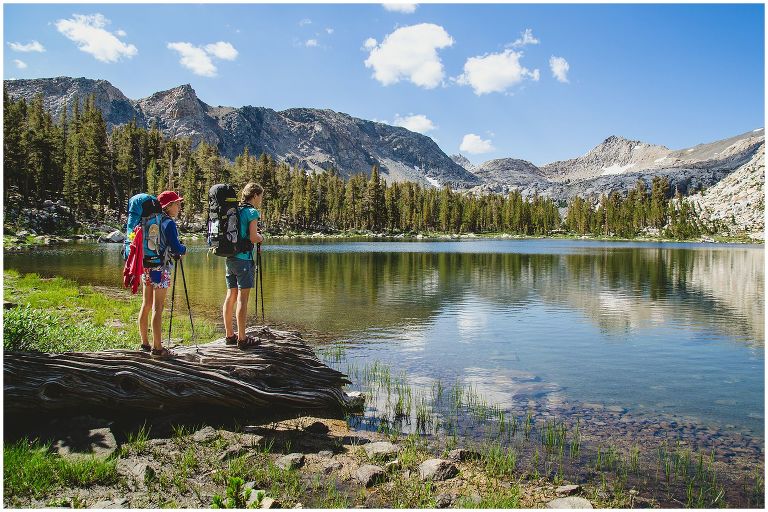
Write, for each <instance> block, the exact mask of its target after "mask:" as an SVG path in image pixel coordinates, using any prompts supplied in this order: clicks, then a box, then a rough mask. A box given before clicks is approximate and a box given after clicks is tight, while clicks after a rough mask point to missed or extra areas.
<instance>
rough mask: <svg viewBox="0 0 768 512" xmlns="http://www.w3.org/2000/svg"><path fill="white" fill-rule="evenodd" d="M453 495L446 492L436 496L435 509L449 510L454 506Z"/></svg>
mask: <svg viewBox="0 0 768 512" xmlns="http://www.w3.org/2000/svg"><path fill="white" fill-rule="evenodd" d="M453 499H454V498H453V495H452V494H448V493H447V492H444V493H442V494H438V495H437V496H435V507H437V508H448V507H450V506H451V505H453Z"/></svg>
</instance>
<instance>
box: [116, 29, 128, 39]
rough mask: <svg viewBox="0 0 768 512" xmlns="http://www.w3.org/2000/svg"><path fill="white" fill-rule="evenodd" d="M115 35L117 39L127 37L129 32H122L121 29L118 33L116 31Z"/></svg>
mask: <svg viewBox="0 0 768 512" xmlns="http://www.w3.org/2000/svg"><path fill="white" fill-rule="evenodd" d="M115 35H116V36H117V37H125V36H127V35H128V32H126V31H125V30H122V29H121V30H117V31H115Z"/></svg>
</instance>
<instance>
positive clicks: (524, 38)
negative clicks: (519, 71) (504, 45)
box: [512, 28, 539, 48]
mask: <svg viewBox="0 0 768 512" xmlns="http://www.w3.org/2000/svg"><path fill="white" fill-rule="evenodd" d="M528 44H539V40H538V39H536V37H534V35H533V30H531V29H529V28H527V29H525V31H524V32H521V33H520V38H519V39H515V42H514V43H512V48H521V47H523V46H525V45H528Z"/></svg>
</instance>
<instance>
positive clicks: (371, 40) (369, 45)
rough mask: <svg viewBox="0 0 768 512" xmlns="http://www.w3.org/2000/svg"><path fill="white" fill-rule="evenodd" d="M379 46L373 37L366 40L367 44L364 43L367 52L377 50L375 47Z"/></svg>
mask: <svg viewBox="0 0 768 512" xmlns="http://www.w3.org/2000/svg"><path fill="white" fill-rule="evenodd" d="M377 44H378V43H377V42H376V40H375V39H374V38H372V37H369V38H368V39H366V40H365V42H364V43H363V47H365V49H366V50H372V49H373V48H375V47H376V45H377Z"/></svg>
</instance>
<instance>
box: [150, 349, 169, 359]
mask: <svg viewBox="0 0 768 512" xmlns="http://www.w3.org/2000/svg"><path fill="white" fill-rule="evenodd" d="M149 354H150V355H151V356H152V357H154V358H156V359H168V358H169V357H173V356H175V355H176V354H174V353H173V352H171V351H170V350H168V349H167V348H165V347H163V348H161V349H159V350H158V349H156V348H153V349H152V352H150V353H149Z"/></svg>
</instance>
